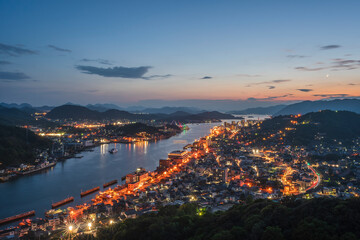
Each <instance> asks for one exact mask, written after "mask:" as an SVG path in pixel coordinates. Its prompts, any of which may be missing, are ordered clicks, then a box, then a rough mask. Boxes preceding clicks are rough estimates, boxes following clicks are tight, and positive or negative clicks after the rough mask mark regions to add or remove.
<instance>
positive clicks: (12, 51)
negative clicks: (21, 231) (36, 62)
mask: <svg viewBox="0 0 360 240" xmlns="http://www.w3.org/2000/svg"><path fill="white" fill-rule="evenodd" d="M1 54H2V55H7V56H12V57H18V56H20V55H31V54H37V53H36V52H35V51H33V50H29V49H26V48H22V47H16V46H11V45H6V44H2V43H0V55H1Z"/></svg>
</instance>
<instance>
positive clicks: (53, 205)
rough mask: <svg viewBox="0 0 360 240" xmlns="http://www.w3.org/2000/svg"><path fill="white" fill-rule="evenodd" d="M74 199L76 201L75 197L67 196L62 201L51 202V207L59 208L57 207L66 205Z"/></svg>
mask: <svg viewBox="0 0 360 240" xmlns="http://www.w3.org/2000/svg"><path fill="white" fill-rule="evenodd" d="M72 201H74V197H69V198H65V199H64V200H62V201H59V202H56V203H53V204H51V208H57V207H60V206H62V205H65V204H67V203H69V202H72Z"/></svg>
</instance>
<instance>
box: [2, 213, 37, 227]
mask: <svg viewBox="0 0 360 240" xmlns="http://www.w3.org/2000/svg"><path fill="white" fill-rule="evenodd" d="M33 215H35V211H34V210H32V211H30V212H26V213H21V214H18V215H15V216H12V217H7V218H4V219H1V220H0V225H2V224H5V223H9V222H13V221H16V220H19V219H22V218H26V217H30V216H33Z"/></svg>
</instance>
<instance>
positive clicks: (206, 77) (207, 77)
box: [200, 76, 212, 79]
mask: <svg viewBox="0 0 360 240" xmlns="http://www.w3.org/2000/svg"><path fill="white" fill-rule="evenodd" d="M200 79H212V77H210V76H205V77H202V78H200Z"/></svg>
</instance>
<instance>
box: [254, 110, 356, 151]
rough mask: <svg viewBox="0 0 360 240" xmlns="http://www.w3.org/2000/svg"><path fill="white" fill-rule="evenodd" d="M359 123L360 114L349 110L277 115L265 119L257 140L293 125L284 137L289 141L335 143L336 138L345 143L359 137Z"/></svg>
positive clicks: (297, 142) (306, 143) (296, 143)
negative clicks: (296, 115) (298, 115)
mask: <svg viewBox="0 0 360 240" xmlns="http://www.w3.org/2000/svg"><path fill="white" fill-rule="evenodd" d="M294 123H295V124H294ZM359 123H360V114H357V113H354V112H348V111H336V112H335V111H329V110H326V111H321V112H313V113H308V114H305V115H303V116H301V117H294V116H293V117H291V116H277V117H274V118H272V119H267V120H265V121H263V122H262V124H261V131H260V132H259V134H258V139H261V138H263V137H265V136H268V135H271V134H276V133H277V132H279V131H284V129H285V128H292V129H293V130H291V131H288V132H287V134H286V136H285V137H284V141H287V143H288V144H295V145H308V144H310V143H312V142H314V141H321V142H323V143H333V142H334V140H337V141H338V142H339V141H342V142H343V143H344V144H346V143H349V142H350V141H352V140H353V139H355V138H357V137H360V124H359ZM264 142H269V141H264ZM270 142H271V141H270Z"/></svg>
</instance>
